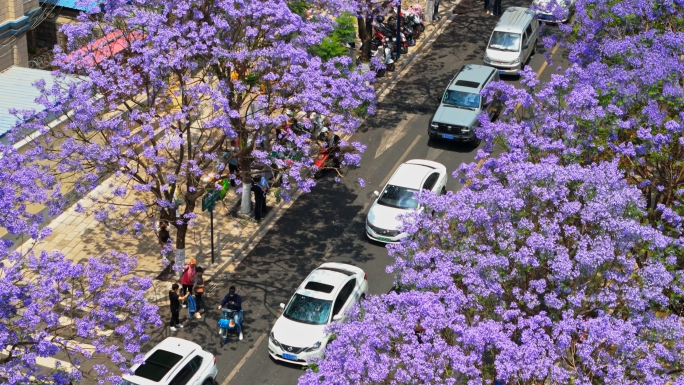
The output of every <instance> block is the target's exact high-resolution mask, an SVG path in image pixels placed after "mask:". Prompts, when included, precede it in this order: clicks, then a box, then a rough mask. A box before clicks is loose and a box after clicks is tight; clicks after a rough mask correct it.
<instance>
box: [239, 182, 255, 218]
mask: <svg viewBox="0 0 684 385" xmlns="http://www.w3.org/2000/svg"><path fill="white" fill-rule="evenodd" d="M250 211H252V183H251V182H250V183H245V182H244V181H243V182H242V204H241V206H240V212H241V213H242V214H249V212H250Z"/></svg>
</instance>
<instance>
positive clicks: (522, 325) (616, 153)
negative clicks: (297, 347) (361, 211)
mask: <svg viewBox="0 0 684 385" xmlns="http://www.w3.org/2000/svg"><path fill="white" fill-rule="evenodd" d="M575 3H576V18H575V21H574V23H571V24H569V25H567V26H561V31H562V33H560V34H556V35H553V36H547V37H545V39H544V40H545V43H546V44H547V45H548V46H549V47H550V46H551V45H553V44H556V43H560V44H561V45H562V46H563V47H564V49H565V50H566V52H567V53H568V57H569V59H570V61H571V66H570V67H569V69H568V70H567V71H564V72H563V73H559V74H553V75H552V77H551V80H550V82H548V83H546V84H539V83H538V82H537V81H536V80H534V79H535V74H534V73H533V72H532V71H530V70H528V71H524V73H523V79H522V84H523V85H524V86H525V87H526V88H520V89H515V88H514V87H512V86H508V85H505V84H503V83H499V84H497V85H495V86H494V87H492V88H491V89H490V90H488V91H487V92H486V94H487V95H488V96H491V95H492V94H493V93H494V92H501V94H502V98H503V100H504V103H505V111H503V114H502V119H501V120H500V121H497V122H493V123H492V122H489V121H487V119H486V118H484V117H483V118H482V119H481V123H482V127H481V128H480V129H478V132H477V134H478V136H480V137H481V138H482V139H484V141H485V143H486V146H485V151H484V152H481V153H480V154H479V156H480V157H481V158H483V163H482V166H481V168H478V167H477V166H476V165H475V164H469V165H464V166H462V167H461V169H460V172H461V176H462V178H463V179H464V181H465V179H468V180H470V184H468V185H467V186H466V187H465V188H464V189H463V190H461V191H458V192H456V193H454V194H448V195H446V196H444V197H433V196H429V195H423V196H421V198H420V199H421V201H422V203H423V204H424V205H425V207H426V209H425V211H424V212H423V213H420V214H417V215H415V216H412V217H409V218H406V220H405V223H404V226H405V229H406V230H407V231H408V232H409V234H410V235H411V236H410V237H409V239H407V241H405V242H403V243H402V244H400V245H396V246H390V247H389V251H390V254H391V255H392V256H393V257H394V258H395V263H394V264H393V265H392V266H391V267H390V268H389V271H390V272H393V273H395V275H396V283H397V288H398V290H397V292H396V293H392V294H388V295H384V296H380V297H371V298H369V300H368V301H367V302H365V303H364V304H363V305H362V308H360V309H356V310H355V313H354V314H353V317H352V321H351V322H349V323H347V324H344V325H338V326H335V327H333V328H332V332H333V334H334V336H335V340H334V341H333V342H332V343H331V344H330V345H328V346H329V348H328V349H326V352H325V358H324V359H323V360H321V361H320V362H319V363H318V366H317V367H316V368H315V369H314V370H310V371H308V372H307V374H306V375H305V376H304V377H303V378H302V379H301V380H300V383H302V384H314V383H326V384H327V383H339V384H348V383H396V384H399V383H402V384H404V383H451V384H465V383H468V384H482V383H488V381H492V380H494V379H497V378H498V379H501V380H504V381H506V382H507V383H509V384H539V383H552V384H617V383H619V384H663V385H664V384H683V383H684V367H683V366H682V362H684V361H683V360H682V358H683V357H682V354H683V353H684V344H683V343H682V333H684V327H683V324H682V322H683V321H684V318H682V315H683V313H682V299H683V298H684V297H682V294H684V293H683V292H682V279H683V270H682V269H683V264H682V260H683V258H682V250H684V248H683V247H682V246H684V244H683V242H682V230H684V220H683V219H684V218H683V217H682V214H684V211H683V207H682V205H681V200H682V195H683V194H684V185H683V183H684V178H683V177H684V173H683V171H682V170H684V168H683V166H684V163H682V159H684V157H683V153H682V146H683V145H684V139H683V137H682V132H683V131H684V130H683V129H682V127H684V125H683V120H684V115H683V114H682V110H684V108H682V107H683V106H682V102H684V98H683V96H684V95H683V86H684V83H683V82H682V79H684V61H683V60H682V52H684V51H683V49H682V48H683V44H684V33H683V31H682V28H683V27H684V25H683V24H682V20H684V18H683V17H684V15H683V12H682V10H683V8H682V5H684V3H682V2H681V1H680V2H677V1H675V2H659V1H640V0H616V1H594V0H578V1H576V2H575ZM494 149H496V150H497V152H496V153H501V154H500V155H494V154H495V153H494V152H492V150H494Z"/></svg>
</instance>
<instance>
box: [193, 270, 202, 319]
mask: <svg viewBox="0 0 684 385" xmlns="http://www.w3.org/2000/svg"><path fill="white" fill-rule="evenodd" d="M203 272H204V269H203V268H202V267H199V266H198V267H197V269H196V272H195V276H194V277H192V290H193V293H192V294H193V295H194V296H195V306H196V309H195V318H202V316H201V315H200V309H201V308H202V296H203V295H204V278H203V277H202V273H203Z"/></svg>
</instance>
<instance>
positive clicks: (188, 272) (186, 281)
mask: <svg viewBox="0 0 684 385" xmlns="http://www.w3.org/2000/svg"><path fill="white" fill-rule="evenodd" d="M196 266H197V261H196V260H195V258H190V262H189V263H188V264H187V265H185V266H183V275H182V276H181V284H182V285H183V289H182V290H181V294H182V295H185V294H186V293H188V294H190V293H192V278H193V277H194V276H195V273H197V270H196ZM183 308H185V304H183Z"/></svg>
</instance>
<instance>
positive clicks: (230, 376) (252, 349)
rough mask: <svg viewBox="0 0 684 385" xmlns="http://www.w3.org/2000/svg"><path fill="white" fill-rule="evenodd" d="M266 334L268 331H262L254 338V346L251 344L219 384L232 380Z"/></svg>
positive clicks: (226, 384) (223, 384)
mask: <svg viewBox="0 0 684 385" xmlns="http://www.w3.org/2000/svg"><path fill="white" fill-rule="evenodd" d="M267 334H268V333H263V334H262V335H261V336H259V339H257V340H256V342H255V343H254V346H253V347H252V348H251V349H249V351H247V354H245V356H244V357H242V359H241V360H240V362H238V364H237V365H235V367H234V368H233V371H232V372H230V374H229V375H228V377H226V379H225V380H223V382H222V383H221V385H228V383H229V382H230V380H232V379H233V377H235V375H236V374H237V373H238V372H239V371H240V368H241V367H242V365H244V364H245V362H247V359H248V358H249V357H250V356H251V355H252V353H254V351H255V350H256V348H257V346H259V345H260V344H261V342H262V341H263V340H264V338H266V335H267ZM267 349H268V348H267Z"/></svg>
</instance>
